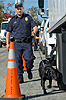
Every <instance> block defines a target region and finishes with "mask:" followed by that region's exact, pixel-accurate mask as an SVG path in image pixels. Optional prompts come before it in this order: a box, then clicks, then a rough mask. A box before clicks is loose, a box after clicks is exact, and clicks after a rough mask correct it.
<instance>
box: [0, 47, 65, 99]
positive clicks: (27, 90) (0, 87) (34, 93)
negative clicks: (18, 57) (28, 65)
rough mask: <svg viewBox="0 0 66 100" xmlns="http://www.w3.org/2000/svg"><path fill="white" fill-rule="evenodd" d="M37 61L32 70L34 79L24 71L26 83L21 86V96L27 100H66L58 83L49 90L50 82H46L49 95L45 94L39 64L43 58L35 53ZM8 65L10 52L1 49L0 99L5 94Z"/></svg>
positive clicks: (54, 83) (54, 82)
mask: <svg viewBox="0 0 66 100" xmlns="http://www.w3.org/2000/svg"><path fill="white" fill-rule="evenodd" d="M33 52H34V55H35V56H36V59H35V61H34V67H33V69H32V73H33V79H31V80H29V79H28V74H27V72H26V71H24V74H23V76H24V83H23V84H21V85H20V90H21V94H22V95H23V94H24V95H25V100H66V92H65V91H61V90H59V88H58V86H57V82H56V81H54V80H53V81H52V88H51V89H48V88H47V85H48V83H49V82H48V80H47V81H46V83H45V84H46V89H47V92H48V95H45V94H43V90H42V87H41V79H40V77H39V72H38V68H39V63H40V61H41V57H40V55H39V52H38V51H33ZM40 54H41V56H42V59H45V56H44V55H43V54H42V52H41V51H40ZM7 63H8V52H7V50H6V48H5V47H3V48H0V98H1V97H2V96H3V95H4V93H5V83H6V74H7Z"/></svg>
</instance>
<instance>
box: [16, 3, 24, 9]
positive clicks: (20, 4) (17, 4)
mask: <svg viewBox="0 0 66 100" xmlns="http://www.w3.org/2000/svg"><path fill="white" fill-rule="evenodd" d="M18 6H20V7H23V5H22V3H16V4H15V8H17V7H18Z"/></svg>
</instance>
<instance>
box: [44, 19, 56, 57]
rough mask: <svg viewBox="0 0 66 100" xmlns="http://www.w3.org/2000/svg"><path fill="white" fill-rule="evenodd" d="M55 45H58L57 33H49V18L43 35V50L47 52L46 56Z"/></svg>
mask: <svg viewBox="0 0 66 100" xmlns="http://www.w3.org/2000/svg"><path fill="white" fill-rule="evenodd" d="M54 45H56V34H55V33H54V34H49V18H48V19H47V20H46V23H45V26H44V30H43V35H42V52H43V53H44V52H45V57H47V56H48V55H49V54H50V52H51V50H52V49H53V47H54Z"/></svg>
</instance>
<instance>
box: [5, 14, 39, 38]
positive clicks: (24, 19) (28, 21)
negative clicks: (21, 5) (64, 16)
mask: <svg viewBox="0 0 66 100" xmlns="http://www.w3.org/2000/svg"><path fill="white" fill-rule="evenodd" d="M34 26H38V25H37V23H36V22H35V21H34V20H33V19H32V17H31V16H30V15H28V14H25V13H23V15H22V16H21V17H18V16H17V15H15V16H13V17H12V18H11V20H10V21H9V23H8V26H7V29H6V31H8V32H12V31H13V32H14V33H13V36H14V38H15V39H25V38H26V37H28V36H31V27H32V28H33V27H34Z"/></svg>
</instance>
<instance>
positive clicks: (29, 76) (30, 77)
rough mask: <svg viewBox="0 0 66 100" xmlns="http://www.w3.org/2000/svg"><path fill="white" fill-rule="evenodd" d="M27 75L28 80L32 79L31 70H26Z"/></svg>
mask: <svg viewBox="0 0 66 100" xmlns="http://www.w3.org/2000/svg"><path fill="white" fill-rule="evenodd" d="M27 73H28V78H29V79H32V72H31V69H27Z"/></svg>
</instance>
